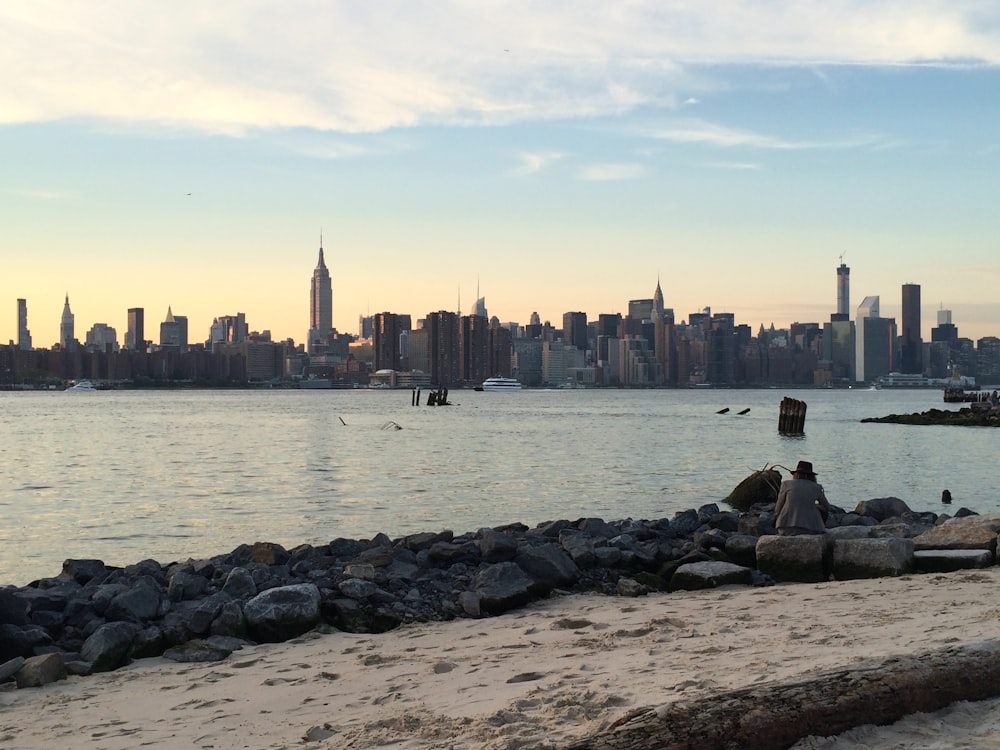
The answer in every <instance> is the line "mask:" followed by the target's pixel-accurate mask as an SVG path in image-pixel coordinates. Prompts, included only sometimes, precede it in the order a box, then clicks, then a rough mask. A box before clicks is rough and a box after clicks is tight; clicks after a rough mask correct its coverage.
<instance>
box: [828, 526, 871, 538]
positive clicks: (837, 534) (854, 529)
mask: <svg viewBox="0 0 1000 750" xmlns="http://www.w3.org/2000/svg"><path fill="white" fill-rule="evenodd" d="M873 528H874V527H873V526H836V527H834V528H832V529H828V530H827V534H829V535H830V538H831V539H833V541H834V542H836V541H837V540H839V539H870V538H871V537H872V529H873Z"/></svg>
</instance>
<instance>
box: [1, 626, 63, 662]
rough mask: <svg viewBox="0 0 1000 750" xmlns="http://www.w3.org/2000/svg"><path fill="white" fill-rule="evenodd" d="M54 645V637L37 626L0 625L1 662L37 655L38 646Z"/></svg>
mask: <svg viewBox="0 0 1000 750" xmlns="http://www.w3.org/2000/svg"><path fill="white" fill-rule="evenodd" d="M51 643H52V636H51V635H49V633H48V631H47V630H45V629H44V628H41V627H38V626H37V625H0V661H7V660H8V659H13V658H15V657H17V656H23V657H25V658H27V657H29V656H34V655H35V647H36V646H47V645H49V644H51Z"/></svg>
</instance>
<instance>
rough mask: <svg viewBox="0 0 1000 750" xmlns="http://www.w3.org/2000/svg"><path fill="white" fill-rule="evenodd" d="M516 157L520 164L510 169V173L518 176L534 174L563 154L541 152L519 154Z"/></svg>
mask: <svg viewBox="0 0 1000 750" xmlns="http://www.w3.org/2000/svg"><path fill="white" fill-rule="evenodd" d="M518 158H519V161H520V164H519V165H518V166H517V167H515V168H514V169H513V170H511V173H512V174H514V175H516V176H519V177H525V176H527V175H532V174H536V173H538V172H541V171H543V170H545V169H548V168H549V167H550V166H552V165H553V164H555V163H556V162H557V161H559V160H560V159H562V158H563V155H562V154H560V153H556V152H548V153H544V152H543V153H532V154H520V155H519V157H518Z"/></svg>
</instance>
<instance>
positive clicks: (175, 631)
mask: <svg viewBox="0 0 1000 750" xmlns="http://www.w3.org/2000/svg"><path fill="white" fill-rule="evenodd" d="M773 507H774V506H773V502H763V503H756V504H753V505H752V506H750V507H749V508H748V509H747V510H746V511H744V512H741V511H737V510H723V509H720V507H719V506H718V505H717V504H714V503H713V504H709V505H705V506H702V507H701V508H698V509H697V510H694V509H692V510H687V511H683V512H679V513H677V514H676V515H675V516H674V517H673V518H670V519H660V520H652V521H645V520H631V519H626V520H622V521H615V522H607V521H604V520H601V519H596V518H586V519H580V520H576V521H569V520H559V521H552V522H549V523H546V524H542V525H539V526H537V527H535V528H528V527H527V526H525V525H523V524H513V525H509V526H504V527H497V528H486V529H480V530H478V531H474V532H468V533H465V534H460V535H456V534H454V533H452V532H451V531H443V532H440V533H424V534H414V535H410V536H406V537H401V538H398V539H390V538H389V537H388V536H386V535H384V534H379V535H377V536H376V537H374V538H373V539H370V540H351V539H335V540H333V541H331V542H330V543H329V544H323V545H301V546H299V547H296V548H294V549H285V548H284V547H282V546H281V545H278V544H274V543H267V542H257V543H254V544H243V545H240V546H239V547H237V548H236V549H235V550H233V551H232V552H229V553H227V554H221V555H217V556H214V557H211V558H206V559H201V560H187V561H184V562H175V563H168V564H161V563H159V562H156V561H154V560H143V561H141V562H138V563H135V564H133V565H128V566H125V567H123V568H117V567H111V566H107V565H105V564H104V563H103V562H102V561H100V560H67V561H65V563H64V564H63V569H62V571H61V573H60V574H59V575H58V576H56V577H54V578H43V579H40V580H37V581H34V582H32V583H31V584H29V585H27V586H23V587H15V586H4V587H0V683H3V684H6V685H7V686H13V685H14V684H16V685H17V687H31V686H38V685H42V684H46V683H48V682H52V681H54V680H57V679H61V678H64V677H65V676H66V674H67V673H68V674H75V675H87V674H91V673H93V672H102V671H110V670H114V669H117V668H119V667H121V666H123V665H125V664H127V663H129V662H130V661H132V660H134V659H139V658H144V657H153V656H161V655H162V656H165V657H167V658H170V659H173V660H176V661H211V660H219V659H224V658H226V657H227V656H228V655H229V654H230V653H232V652H233V651H234V650H237V649H239V648H241V647H242V646H243V645H245V644H247V643H254V642H258V643H259V642H281V641H286V640H289V639H291V638H295V637H297V636H300V635H302V634H303V633H305V632H307V631H309V630H313V629H317V628H319V629H328V630H340V631H346V632H352V633H378V632H385V631H389V630H392V629H394V628H396V627H398V626H400V625H402V624H405V623H418V622H430V621H443V620H451V619H455V618H478V617H489V616H493V615H498V614H501V613H503V612H506V611H509V610H511V609H514V608H517V607H521V606H523V605H525V604H528V603H530V602H532V601H536V600H538V599H541V598H544V597H547V596H550V595H553V594H563V593H575V592H600V593H603V594H607V595H611V596H639V595H643V594H645V593H649V592H652V591H683V590H694V589H703V588H711V587H714V586H718V585H723V584H727V583H740V584H748V585H756V586H761V585H769V584H772V583H774V582H776V581H819V580H829V579H830V578H831V577H833V578H837V579H841V578H844V577H875V576H879V575H899V574H900V573H903V572H910V571H913V570H916V571H921V570H924V571H931V570H947V569H956V568H958V567H984V566H985V565H992V564H993V563H994V562H995V555H996V536H997V531H998V530H1000V520H998V519H996V518H994V517H980V516H978V515H977V514H976V513H974V512H973V511H969V510H967V509H964V508H963V509H961V510H958V511H957V512H956V513H955V517H954V518H951V517H950V516H948V515H939V514H937V513H933V512H923V513H917V512H913V511H911V510H910V509H909V508H908V507H907V505H906V503H905V502H903V501H902V500H899V499H898V498H879V499H874V500H869V501H864V502H862V503H859V505H858V506H857V507H856V508H855V509H854V510H853V511H845V510H843V509H840V508H833V509H832V511H831V513H830V516H829V518H828V520H827V526H828V530H829V533H828V534H826V535H821V536H817V537H779V536H777V535H776V534H775V529H774V520H773ZM977 519H978V520H977ZM971 521H975V523H966V524H965V525H964V526H962V523H961V522H971ZM956 524H958V525H959V526H962V527H963V528H966V531H965V532H962V533H960V534H959V536H960V537H961V540H960V541H958V542H955V541H954V537H955V531H954V530H955V528H956ZM969 528H971V529H972V530H973V531H972V532H971V533H972V536H973V537H975V538H974V539H971V541H970V537H969V534H970V532H969V531H968V529H969ZM942 531H943V532H945V533H944V535H943V536H942V535H941V534H940V533H939V532H942ZM935 534H937V535H938V536H937V538H934V537H935ZM921 540H927V541H926V542H923V543H921ZM921 549H923V550H942V549H944V550H950V551H951V552H949V553H947V554H945V555H944V558H942V557H941V555H930V556H928V554H927V553H926V552H925V553H924V556H923V557H921V552H920V551H919V550H921ZM915 550H917V551H915ZM955 550H959V552H955ZM0 688H2V685H0Z"/></svg>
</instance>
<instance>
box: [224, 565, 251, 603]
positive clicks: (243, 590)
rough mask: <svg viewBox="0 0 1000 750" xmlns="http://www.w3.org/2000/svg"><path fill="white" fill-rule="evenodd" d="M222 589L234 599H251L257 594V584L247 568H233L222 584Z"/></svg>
mask: <svg viewBox="0 0 1000 750" xmlns="http://www.w3.org/2000/svg"><path fill="white" fill-rule="evenodd" d="M222 591H223V593H225V594H228V595H229V596H231V597H232V598H233V599H241V600H242V599H249V598H250V597H252V596H256V595H257V584H256V583H255V582H254V580H253V576H252V575H250V571H249V570H247V569H246V568H233V569H232V570H230V571H229V575H227V576H226V582H225V583H224V584H222Z"/></svg>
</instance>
